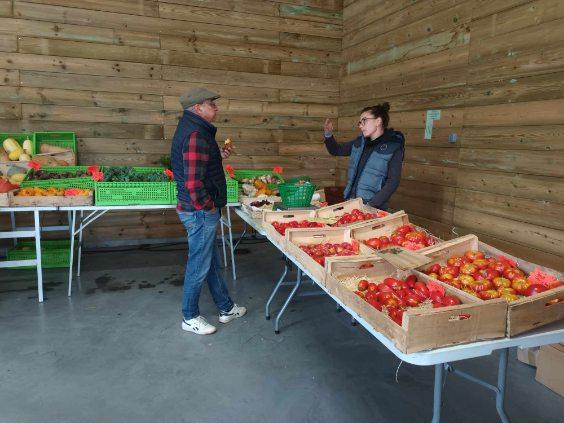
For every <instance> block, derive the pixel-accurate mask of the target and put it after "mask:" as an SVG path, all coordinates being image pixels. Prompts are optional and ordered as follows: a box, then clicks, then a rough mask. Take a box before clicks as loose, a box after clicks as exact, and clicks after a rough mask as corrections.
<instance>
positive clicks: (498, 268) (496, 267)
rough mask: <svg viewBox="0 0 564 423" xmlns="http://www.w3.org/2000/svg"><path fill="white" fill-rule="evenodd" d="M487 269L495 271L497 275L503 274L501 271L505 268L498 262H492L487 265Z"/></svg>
mask: <svg viewBox="0 0 564 423" xmlns="http://www.w3.org/2000/svg"><path fill="white" fill-rule="evenodd" d="M488 268H489V269H492V270H495V271H496V272H498V273H499V274H503V271H504V270H505V269H506V268H507V266H506V265H505V264H503V263H502V262H500V261H494V262H491V263H490V264H488Z"/></svg>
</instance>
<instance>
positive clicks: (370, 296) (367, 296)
mask: <svg viewBox="0 0 564 423" xmlns="http://www.w3.org/2000/svg"><path fill="white" fill-rule="evenodd" d="M364 298H365V299H366V301H370V299H373V300H377V299H378V295H377V294H376V293H375V292H371V291H366V294H365V295H364Z"/></svg>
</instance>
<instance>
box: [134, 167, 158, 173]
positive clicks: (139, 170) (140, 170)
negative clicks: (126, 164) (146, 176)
mask: <svg viewBox="0 0 564 423" xmlns="http://www.w3.org/2000/svg"><path fill="white" fill-rule="evenodd" d="M133 170H134V171H135V172H137V173H151V172H155V173H156V172H159V173H163V172H164V171H165V168H164V167H162V166H135V167H133Z"/></svg>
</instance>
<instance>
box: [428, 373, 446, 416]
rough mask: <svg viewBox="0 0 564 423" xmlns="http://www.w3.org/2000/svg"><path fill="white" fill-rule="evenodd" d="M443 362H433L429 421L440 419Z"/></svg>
mask: <svg viewBox="0 0 564 423" xmlns="http://www.w3.org/2000/svg"><path fill="white" fill-rule="evenodd" d="M443 372H444V366H443V363H440V364H435V390H434V395H433V420H431V423H439V422H440V421H441V401H442V394H443Z"/></svg>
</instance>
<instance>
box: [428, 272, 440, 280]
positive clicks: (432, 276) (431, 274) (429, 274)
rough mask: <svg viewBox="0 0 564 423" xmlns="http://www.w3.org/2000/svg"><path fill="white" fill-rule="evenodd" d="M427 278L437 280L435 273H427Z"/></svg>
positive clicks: (437, 276)
mask: <svg viewBox="0 0 564 423" xmlns="http://www.w3.org/2000/svg"><path fill="white" fill-rule="evenodd" d="M427 276H429V277H430V278H432V279H439V275H438V274H437V273H428V274H427Z"/></svg>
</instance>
